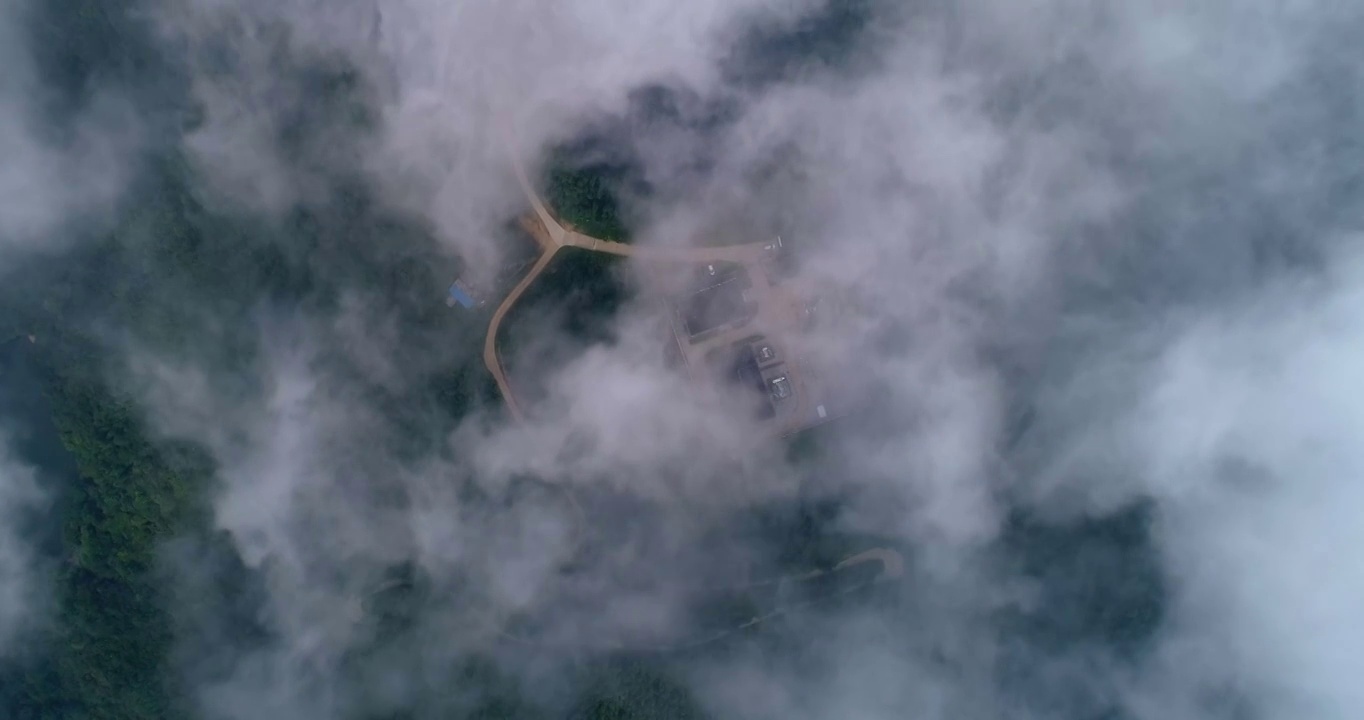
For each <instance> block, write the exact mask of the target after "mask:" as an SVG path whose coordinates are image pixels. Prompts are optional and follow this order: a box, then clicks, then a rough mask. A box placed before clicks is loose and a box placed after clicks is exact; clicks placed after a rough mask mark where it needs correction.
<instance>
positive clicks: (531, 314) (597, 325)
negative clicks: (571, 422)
mask: <svg viewBox="0 0 1364 720" xmlns="http://www.w3.org/2000/svg"><path fill="white" fill-rule="evenodd" d="M621 262H622V260H621V258H620V257H619V256H616V255H608V254H606V253H594V252H590V251H588V250H582V249H580V248H563V249H562V250H560V251H559V252H558V254H557V255H556V256H555V257H554V259H553V260H552V261H551V263H550V265H549V267H547V268H545V270H544V272H542V273H541V274H540V276H539V277H538V278H536V280H535V282H534V283H533V284H532V285H531V286H530V287H529V288H528V289H527V290H526V292H525V294H524V295H522V296H521V299H520V300H518V301H517V303H516V304H515V305H514V306H512V308H511V310H510V311H509V312H508V314H507V316H506V318H504V319H503V321H502V325H501V327H500V329H499V332H498V337H497V343H498V349H499V352H500V353H501V354H502V357H503V362H504V364H505V365H506V367H507V372H508V374H509V375H513V376H514V377H513V378H512V381H513V382H515V383H517V388H518V392H524V393H525V394H526V395H527V397H526V398H525V399H524V400H529V401H534V399H535V398H536V397H538V396H540V395H542V394H543V392H544V388H543V387H542V386H541V385H540V382H541V381H543V380H544V379H545V377H546V376H547V375H548V374H549V371H550V370H551V369H552V367H553V366H554V365H558V364H561V363H563V362H565V361H566V360H568V359H569V358H570V357H572V356H574V355H576V354H577V353H580V352H582V351H583V349H584V347H585V346H588V345H592V344H596V343H608V344H609V343H612V342H614V341H615V335H614V330H613V328H612V326H611V320H612V318H614V317H615V314H616V312H617V310H619V308H620V307H621V306H622V305H623V304H624V303H625V302H627V301H628V299H629V298H630V297H631V295H632V291H631V289H630V288H629V287H628V285H627V284H626V282H625V277H624V276H623V275H622V273H621V272H620V269H621ZM546 338H549V339H550V340H552V343H551V345H552V346H551V347H541V346H540V345H538V343H544V342H545V339H546ZM665 339H666V336H664V335H662V334H660V337H659V346H660V349H661V348H662V346H663V343H664V341H665ZM532 349H533V350H535V352H529V350H532ZM541 350H545V352H541ZM523 351H525V352H523Z"/></svg>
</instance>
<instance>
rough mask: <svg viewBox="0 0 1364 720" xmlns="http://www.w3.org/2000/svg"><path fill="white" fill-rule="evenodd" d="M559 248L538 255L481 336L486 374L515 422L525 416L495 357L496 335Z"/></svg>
mask: <svg viewBox="0 0 1364 720" xmlns="http://www.w3.org/2000/svg"><path fill="white" fill-rule="evenodd" d="M558 251H559V248H557V247H556V248H553V249H547V250H544V251H543V252H541V253H540V257H539V258H538V259H537V260H536V261H535V264H534V265H532V266H531V268H530V271H529V272H527V273H526V274H525V276H524V277H522V278H521V282H518V283H517V284H516V287H514V288H512V291H511V292H510V293H507V297H506V298H505V299H503V300H502V304H500V305H498V306H497V310H494V311H493V316H492V319H491V320H489V321H488V333H487V334H486V335H484V336H483V364H484V365H486V366H488V372H490V373H492V374H493V380H495V381H497V389H498V391H500V392H501V393H502V399H503V400H505V401H506V403H507V412H508V413H510V414H511V416H512V419H513V420H515V421H516V422H524V421H525V415H524V414H523V413H522V412H521V407H520V406H519V405H517V404H516V396H515V395H513V394H512V389H511V383H510V382H508V381H507V373H506V372H505V371H504V370H503V368H502V360H501V358H499V357H498V355H497V333H498V331H499V329H500V328H501V326H502V320H503V319H504V318H505V317H506V316H507V311H509V310H511V307H512V306H513V305H515V304H516V301H517V300H519V299H520V298H521V295H523V294H524V293H525V292H526V288H529V287H530V286H531V283H533V282H535V279H536V278H537V277H539V276H540V273H542V272H544V270H545V268H547V267H549V263H550V261H551V260H553V259H554V255H555V254H556V253H558Z"/></svg>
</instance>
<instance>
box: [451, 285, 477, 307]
mask: <svg viewBox="0 0 1364 720" xmlns="http://www.w3.org/2000/svg"><path fill="white" fill-rule="evenodd" d="M447 292H448V293H449V297H448V298H446V300H445V304H446V305H448V306H450V307H454V306H455V303H459V304H460V305H462V306H464V307H466V308H473V307H478V306H480V305H482V304H483V301H481V300H475V299H474V296H473V294H472V293H470V292H469V289H468V288H467V287H466V286H465V285H464V284H463V283H461V282H460V281H458V280H456V281H455V282H454V283H452V284H451V285H450V289H449V290H448V291H447Z"/></svg>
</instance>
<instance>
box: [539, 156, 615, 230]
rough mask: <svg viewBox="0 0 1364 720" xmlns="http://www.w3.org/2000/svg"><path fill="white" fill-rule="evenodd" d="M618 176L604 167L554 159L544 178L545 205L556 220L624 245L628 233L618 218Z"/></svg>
mask: <svg viewBox="0 0 1364 720" xmlns="http://www.w3.org/2000/svg"><path fill="white" fill-rule="evenodd" d="M619 175H620V173H619V172H617V171H613V170H612V169H611V168H610V167H608V166H606V165H603V164H590V165H577V164H575V163H573V162H572V161H571V160H568V159H567V158H564V157H556V159H555V161H554V162H553V163H552V164H551V165H550V168H549V171H548V173H547V177H546V186H547V189H546V193H545V195H546V198H545V199H546V201H547V202H548V203H549V205H550V207H551V208H553V209H554V212H555V213H556V214H557V215H558V216H559V219H560V220H562V221H563V222H566V223H568V224H570V225H572V226H573V227H575V228H577V229H578V230H579V231H581V232H583V233H585V234H587V235H591V236H592V237H597V238H601V239H603V240H616V241H620V242H625V241H628V240H629V239H630V230H629V228H628V227H626V224H625V221H624V218H622V216H621V207H620V201H619V200H618V197H617V193H618V192H619V190H618V188H619V184H620V178H619Z"/></svg>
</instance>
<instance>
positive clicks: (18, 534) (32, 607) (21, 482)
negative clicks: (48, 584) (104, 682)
mask: <svg viewBox="0 0 1364 720" xmlns="http://www.w3.org/2000/svg"><path fill="white" fill-rule="evenodd" d="M0 440H3V441H4V442H3V444H0V658H10V657H14V656H16V655H18V654H19V653H21V652H22V651H23V649H24V647H25V644H26V643H25V642H24V640H25V633H26V632H27V631H28V630H30V629H32V628H33V627H34V625H35V624H36V623H37V622H38V621H40V620H41V618H42V615H43V613H42V612H41V611H40V610H39V608H40V607H41V606H42V604H43V601H44V599H45V598H44V596H45V595H46V592H45V590H44V584H43V582H42V580H43V578H42V575H43V573H42V569H41V567H40V564H39V561H38V557H37V553H36V552H35V548H34V541H33V539H32V538H31V537H30V536H29V533H30V532H31V528H30V527H29V526H30V525H31V523H32V521H31V519H30V518H29V517H28V514H29V513H31V512H34V511H37V510H40V509H42V508H44V507H45V506H46V505H47V503H48V497H47V494H46V493H45V492H43V490H42V489H41V488H40V487H39V485H38V482H37V479H36V476H35V472H34V469H33V468H31V467H29V466H28V465H26V464H24V463H23V462H22V461H20V460H19V459H17V458H15V457H13V455H12V454H11V452H10V447H9V441H8V438H0Z"/></svg>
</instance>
